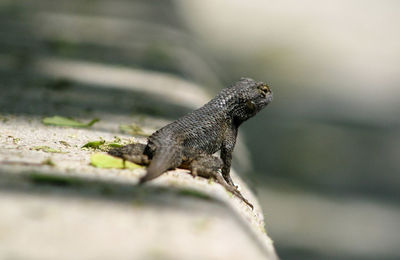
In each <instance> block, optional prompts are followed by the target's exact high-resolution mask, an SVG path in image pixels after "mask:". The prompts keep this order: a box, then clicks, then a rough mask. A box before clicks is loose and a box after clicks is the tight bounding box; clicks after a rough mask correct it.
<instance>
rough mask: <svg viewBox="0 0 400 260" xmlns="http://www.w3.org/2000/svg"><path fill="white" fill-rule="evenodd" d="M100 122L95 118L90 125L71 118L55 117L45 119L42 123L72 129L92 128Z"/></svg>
mask: <svg viewBox="0 0 400 260" xmlns="http://www.w3.org/2000/svg"><path fill="white" fill-rule="evenodd" d="M98 121H100V119H98V118H95V119H93V120H92V121H90V122H89V123H86V124H85V123H81V122H79V121H76V120H74V119H71V118H67V117H62V116H53V117H46V118H43V120H42V122H43V124H45V125H55V126H71V127H91V126H92V125H94V124H95V123H96V122H98Z"/></svg>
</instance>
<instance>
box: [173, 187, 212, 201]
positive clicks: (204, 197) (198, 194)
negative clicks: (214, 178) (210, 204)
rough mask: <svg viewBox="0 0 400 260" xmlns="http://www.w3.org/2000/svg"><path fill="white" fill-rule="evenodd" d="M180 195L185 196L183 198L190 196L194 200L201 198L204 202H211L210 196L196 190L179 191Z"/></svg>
mask: <svg viewBox="0 0 400 260" xmlns="http://www.w3.org/2000/svg"><path fill="white" fill-rule="evenodd" d="M178 194H179V195H183V196H188V197H193V198H199V199H202V200H211V197H210V196H209V195H208V194H205V193H203V192H201V191H197V190H194V189H186V188H185V189H180V190H179V191H178Z"/></svg>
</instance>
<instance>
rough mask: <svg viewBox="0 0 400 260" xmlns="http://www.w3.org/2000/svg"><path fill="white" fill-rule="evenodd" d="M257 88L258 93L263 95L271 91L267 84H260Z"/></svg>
mask: <svg viewBox="0 0 400 260" xmlns="http://www.w3.org/2000/svg"><path fill="white" fill-rule="evenodd" d="M258 89H259V90H260V93H261V95H262V96H263V97H266V96H267V94H268V93H270V92H271V90H270V89H269V87H268V86H267V85H261V86H259V87H258Z"/></svg>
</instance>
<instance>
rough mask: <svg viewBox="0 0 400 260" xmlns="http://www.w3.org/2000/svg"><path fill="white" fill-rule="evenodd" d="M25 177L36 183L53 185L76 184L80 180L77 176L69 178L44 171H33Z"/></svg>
mask: <svg viewBox="0 0 400 260" xmlns="http://www.w3.org/2000/svg"><path fill="white" fill-rule="evenodd" d="M27 178H28V179H29V180H30V181H31V182H33V183H34V184H37V185H54V186H63V187H66V186H78V185H81V184H82V181H80V180H78V179H77V178H71V177H67V176H60V175H49V174H44V173H37V172H33V173H30V174H28V175H27Z"/></svg>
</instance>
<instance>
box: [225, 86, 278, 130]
mask: <svg viewBox="0 0 400 260" xmlns="http://www.w3.org/2000/svg"><path fill="white" fill-rule="evenodd" d="M232 90H233V91H234V92H235V96H237V99H236V101H235V102H236V104H237V105H236V106H235V108H234V109H233V111H232V112H233V117H234V118H235V119H236V120H238V121H239V122H243V121H245V120H247V119H249V118H250V117H252V116H254V115H255V114H257V113H258V112H259V111H261V110H262V109H263V108H264V107H266V106H267V105H268V104H269V103H270V102H271V101H272V91H271V89H270V88H269V86H268V85H267V84H266V83H264V82H257V81H255V80H253V79H250V78H241V79H240V80H239V81H238V82H236V83H235V84H234V85H233V86H232Z"/></svg>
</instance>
